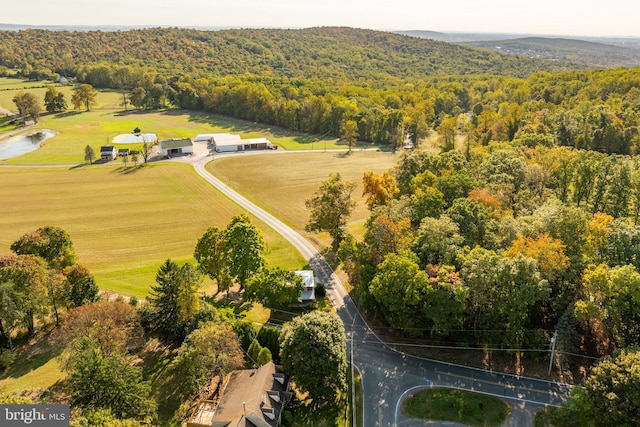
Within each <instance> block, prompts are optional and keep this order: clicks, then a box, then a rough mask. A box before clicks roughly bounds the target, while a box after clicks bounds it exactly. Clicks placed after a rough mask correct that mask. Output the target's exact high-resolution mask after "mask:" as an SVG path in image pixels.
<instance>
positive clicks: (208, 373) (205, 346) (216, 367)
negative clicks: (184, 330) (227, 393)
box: [174, 323, 243, 391]
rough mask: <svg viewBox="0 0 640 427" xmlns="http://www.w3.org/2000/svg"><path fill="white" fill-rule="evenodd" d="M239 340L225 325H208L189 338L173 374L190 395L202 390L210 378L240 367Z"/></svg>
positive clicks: (241, 361) (183, 346) (180, 353)
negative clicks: (190, 392)
mask: <svg viewBox="0 0 640 427" xmlns="http://www.w3.org/2000/svg"><path fill="white" fill-rule="evenodd" d="M242 363H243V357H242V350H241V348H240V343H239V342H238V337H237V336H236V334H235V333H234V332H233V330H232V329H231V327H229V326H228V325H226V324H216V323H208V324H206V325H204V326H203V327H202V328H200V329H196V330H194V331H193V332H192V333H191V334H189V341H188V342H186V343H184V344H182V347H180V351H179V352H178V356H177V357H176V359H175V361H174V364H175V369H176V372H178V375H180V376H181V378H183V379H184V381H185V383H186V384H187V386H188V387H189V388H190V389H191V390H192V391H197V390H199V389H201V388H202V387H204V386H205V385H206V384H207V383H208V382H209V381H210V380H211V378H213V377H215V376H218V375H220V376H224V375H226V374H228V373H229V372H231V371H233V370H234V369H239V368H240V367H242Z"/></svg>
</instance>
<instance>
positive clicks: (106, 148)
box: [100, 145, 118, 160]
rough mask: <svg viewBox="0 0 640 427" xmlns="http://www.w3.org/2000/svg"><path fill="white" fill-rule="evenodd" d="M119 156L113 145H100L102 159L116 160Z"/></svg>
mask: <svg viewBox="0 0 640 427" xmlns="http://www.w3.org/2000/svg"><path fill="white" fill-rule="evenodd" d="M116 157H118V150H116V147H114V146H113V145H103V146H102V147H100V158H101V159H102V160H115V159H116Z"/></svg>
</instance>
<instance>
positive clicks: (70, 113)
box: [54, 110, 83, 119]
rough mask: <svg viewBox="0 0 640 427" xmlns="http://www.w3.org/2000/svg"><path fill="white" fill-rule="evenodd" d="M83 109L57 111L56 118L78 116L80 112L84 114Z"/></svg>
mask: <svg viewBox="0 0 640 427" xmlns="http://www.w3.org/2000/svg"><path fill="white" fill-rule="evenodd" d="M82 113H83V112H82V111H75V110H74V111H65V112H64V113H56V114H55V116H54V117H55V118H56V119H64V118H66V117H73V116H78V115H80V114H82Z"/></svg>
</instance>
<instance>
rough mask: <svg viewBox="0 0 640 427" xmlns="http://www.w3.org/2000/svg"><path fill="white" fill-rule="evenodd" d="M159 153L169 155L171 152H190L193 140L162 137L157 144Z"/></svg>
mask: <svg viewBox="0 0 640 427" xmlns="http://www.w3.org/2000/svg"><path fill="white" fill-rule="evenodd" d="M158 151H159V152H160V154H161V155H163V156H167V157H170V156H171V155H172V154H192V153H193V141H192V140H191V138H172V139H163V140H162V141H160V144H159V145H158Z"/></svg>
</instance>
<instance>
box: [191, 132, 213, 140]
mask: <svg viewBox="0 0 640 427" xmlns="http://www.w3.org/2000/svg"><path fill="white" fill-rule="evenodd" d="M216 135H219V134H215V133H201V134H199V135H196V137H195V138H193V142H211V141H213V137H214V136H216Z"/></svg>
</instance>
